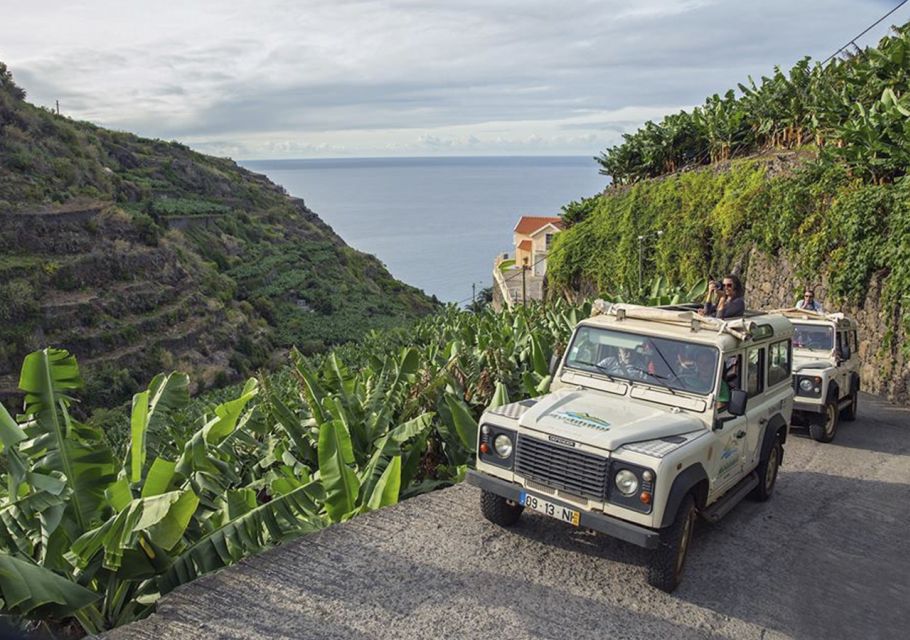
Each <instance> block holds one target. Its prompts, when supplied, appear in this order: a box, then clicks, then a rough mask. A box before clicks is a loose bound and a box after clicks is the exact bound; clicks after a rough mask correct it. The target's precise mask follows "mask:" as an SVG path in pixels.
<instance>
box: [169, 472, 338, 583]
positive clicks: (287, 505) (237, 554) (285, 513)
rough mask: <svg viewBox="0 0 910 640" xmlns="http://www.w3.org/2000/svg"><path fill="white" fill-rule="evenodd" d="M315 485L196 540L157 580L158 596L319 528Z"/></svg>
mask: <svg viewBox="0 0 910 640" xmlns="http://www.w3.org/2000/svg"><path fill="white" fill-rule="evenodd" d="M319 495H320V489H319V486H318V483H316V482H310V483H308V484H306V485H304V486H302V487H299V488H297V489H295V490H293V491H291V492H289V493H286V494H284V495H281V496H274V497H273V498H272V499H271V500H270V501H269V502H266V503H265V504H262V505H260V506H258V507H256V508H255V509H252V510H250V511H246V512H245V513H243V514H242V515H240V516H239V517H237V518H234V519H232V520H229V521H228V522H226V523H225V524H224V525H223V526H221V527H219V528H218V529H216V530H215V531H212V532H211V533H208V534H206V535H204V536H202V537H201V538H199V539H197V540H196V541H195V542H193V543H192V544H191V545H189V546H188V547H187V548H186V549H184V550H183V551H182V552H181V553H180V555H178V556H176V557H175V558H174V559H173V561H172V563H171V564H170V566H169V567H168V569H167V570H166V571H165V572H164V573H163V574H162V575H161V576H160V577H159V578H158V586H159V588H160V590H161V593H162V594H164V593H167V592H169V591H171V590H173V589H175V588H176V587H178V586H180V585H181V584H185V583H187V582H189V581H191V580H193V579H195V578H196V577H197V576H200V575H202V574H203V573H207V572H209V571H214V570H215V569H220V568H221V567H224V566H227V565H229V564H233V563H234V562H236V561H238V560H240V559H241V558H244V557H246V556H249V555H252V554H254V553H256V552H258V551H260V550H262V549H264V548H265V547H267V546H269V545H271V544H274V543H276V542H280V541H281V540H285V539H287V538H292V537H294V536H298V535H300V534H303V533H307V532H310V531H316V530H317V529H319V528H320V527H322V526H323V523H322V522H321V521H320V520H319V518H318V516H317V515H316V512H317V510H318V508H319V507H318V506H317V504H316V503H315V502H314V499H313V497H314V496H319Z"/></svg>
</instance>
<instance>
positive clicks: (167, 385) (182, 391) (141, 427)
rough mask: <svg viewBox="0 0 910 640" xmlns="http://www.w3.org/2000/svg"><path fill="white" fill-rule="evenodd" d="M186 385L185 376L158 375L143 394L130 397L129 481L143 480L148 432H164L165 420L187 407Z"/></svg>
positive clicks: (187, 387) (174, 374) (187, 381)
mask: <svg viewBox="0 0 910 640" xmlns="http://www.w3.org/2000/svg"><path fill="white" fill-rule="evenodd" d="M189 382H190V380H189V376H187V375H186V374H185V373H177V372H174V373H171V374H169V375H164V374H158V375H157V376H155V377H154V378H152V382H151V384H150V385H149V388H148V389H147V390H146V391H143V392H141V393H137V394H136V395H134V396H133V410H132V413H131V416H130V434H131V439H130V459H129V477H130V482H134V483H136V482H139V481H140V480H141V479H142V468H143V467H144V466H145V457H146V439H147V434H148V432H149V431H151V432H152V433H157V432H159V431H163V429H164V422H165V420H166V419H167V417H168V416H169V415H170V414H171V413H172V412H174V411H178V410H180V409H183V408H184V407H185V406H186V405H187V404H189V401H190V394H189Z"/></svg>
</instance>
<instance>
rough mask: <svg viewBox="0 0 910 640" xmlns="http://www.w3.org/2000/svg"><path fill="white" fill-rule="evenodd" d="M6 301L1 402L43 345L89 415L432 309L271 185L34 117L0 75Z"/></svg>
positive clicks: (125, 137)
mask: <svg viewBox="0 0 910 640" xmlns="http://www.w3.org/2000/svg"><path fill="white" fill-rule="evenodd" d="M0 298H2V299H3V300H4V304H3V306H2V308H0V397H8V396H9V395H11V394H13V392H14V390H15V388H16V382H17V380H16V379H15V376H14V373H13V372H16V371H18V369H19V366H20V365H21V362H22V357H23V356H24V355H25V354H26V353H28V352H29V351H31V350H34V349H36V348H40V347H43V346H45V345H49V344H50V345H56V346H62V347H65V348H67V349H69V350H70V351H72V352H73V353H75V354H76V355H77V356H78V357H79V359H80V362H81V363H84V366H85V368H86V370H87V374H88V375H87V378H88V379H89V380H94V381H95V382H94V383H93V385H92V386H93V388H92V389H89V393H87V394H86V395H87V397H89V398H91V399H92V400H91V402H92V404H97V405H105V404H112V403H114V402H117V401H119V400H121V399H124V398H126V397H128V396H129V394H131V393H132V392H133V391H135V390H136V389H137V388H139V387H140V386H144V385H145V384H147V382H148V380H149V379H150V378H151V377H152V375H154V374H155V373H157V372H159V371H161V370H166V369H171V368H179V369H182V370H186V371H190V372H192V373H193V377H194V379H195V380H197V381H199V384H200V386H211V385H214V384H218V383H221V382H224V381H227V380H230V379H234V378H236V377H238V376H239V375H240V374H245V373H249V372H250V371H252V370H253V369H255V368H256V367H259V366H261V365H263V364H265V363H266V362H267V361H268V359H269V358H270V357H271V356H272V355H273V354H274V353H275V352H276V351H279V350H281V349H284V348H287V347H289V346H291V345H297V346H299V347H300V348H301V349H302V350H304V351H316V350H319V349H322V348H324V347H325V346H327V345H331V344H337V343H341V342H346V341H350V340H354V339H357V338H359V337H361V336H362V335H363V334H364V333H365V332H367V331H368V330H369V329H371V328H377V327H384V326H390V325H394V324H400V323H402V322H406V321H408V320H409V319H410V318H413V317H415V316H417V315H420V314H423V313H426V312H428V311H429V310H431V309H432V308H433V307H434V306H435V304H434V302H433V301H431V300H430V299H429V298H427V297H426V296H425V295H424V294H423V293H422V292H420V291H418V290H416V289H414V288H412V287H409V286H407V285H404V284H402V283H400V282H398V281H396V280H395V279H394V278H392V276H391V275H390V274H389V273H388V271H387V270H386V268H385V267H384V265H382V263H380V262H379V261H378V260H377V259H376V258H374V257H373V256H368V255H365V254H362V253H359V252H357V251H355V250H353V249H351V248H350V247H348V246H347V245H346V244H345V243H344V241H343V240H342V239H341V238H340V237H339V236H338V235H337V234H335V233H334V231H333V230H332V229H331V228H330V227H329V226H328V225H326V224H325V223H324V222H323V221H322V220H321V219H320V218H319V216H318V215H316V214H315V213H314V212H312V211H310V210H309V209H308V208H307V207H306V205H305V203H304V202H303V201H302V200H300V199H296V198H291V197H290V196H288V195H287V193H286V192H285V191H284V190H283V189H282V188H281V187H279V186H277V185H275V184H272V183H271V182H269V181H268V179H267V178H265V177H264V176H261V175H257V174H254V173H252V172H250V171H247V170H245V169H243V168H241V167H239V166H238V165H237V164H236V163H234V162H233V161H231V160H228V159H223V158H213V157H209V156H204V155H201V154H198V153H195V152H193V151H192V150H190V149H189V148H187V147H186V146H184V145H181V144H179V143H176V142H163V141H160V140H147V139H143V138H139V137H137V136H135V135H132V134H129V133H123V132H114V131H108V130H105V129H102V128H99V127H96V126H94V125H92V124H89V123H85V122H75V121H72V120H70V119H68V118H65V117H61V116H58V115H56V114H54V113H51V112H50V111H48V110H45V109H41V108H37V107H35V106H33V105H30V104H28V103H27V102H26V101H25V94H24V91H22V90H21V89H20V88H19V87H17V86H16V85H15V84H14V83H13V81H12V77H11V75H10V73H9V72H8V71H7V69H6V67H5V66H4V65H3V64H2V63H0Z"/></svg>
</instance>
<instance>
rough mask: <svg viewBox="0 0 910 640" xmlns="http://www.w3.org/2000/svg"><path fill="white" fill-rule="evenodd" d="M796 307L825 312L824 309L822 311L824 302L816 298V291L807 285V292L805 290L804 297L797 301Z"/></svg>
mask: <svg viewBox="0 0 910 640" xmlns="http://www.w3.org/2000/svg"><path fill="white" fill-rule="evenodd" d="M796 308H797V309H802V310H803V311H814V312H815V313H824V311H822V303H821V302H819V301H818V300H816V299H815V291H813V290H812V289H810V288H808V287H806V290H805V292H803V299H802V300H800V301H799V302H797V303H796Z"/></svg>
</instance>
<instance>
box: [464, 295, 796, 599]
mask: <svg viewBox="0 0 910 640" xmlns="http://www.w3.org/2000/svg"><path fill="white" fill-rule="evenodd" d="M598 306H599V307H600V313H599V314H597V315H595V316H593V317H591V318H589V319H587V320H584V321H582V322H580V323H579V324H578V326H577V327H576V328H575V331H574V333H573V336H572V340H571V342H570V343H569V346H568V348H567V350H566V353H565V354H564V356H563V358H562V360H561V361H559V362H554V378H553V384H552V390H551V392H550V393H548V394H547V395H544V396H541V397H539V398H534V399H530V400H523V401H521V402H515V403H512V404H508V405H505V406H499V407H495V408H490V409H488V410H487V411H486V412H484V414H483V416H482V417H481V422H480V429H479V433H478V440H477V469H476V471H473V470H472V471H469V472H468V477H467V480H468V482H470V483H471V484H474V485H476V486H478V487H479V488H480V489H481V499H480V504H481V510H482V512H483V515H484V516H485V517H486V518H487V519H488V520H490V521H491V522H493V523H495V524H498V525H502V526H509V525H512V524H515V523H516V522H517V521H518V519H519V517H520V516H521V513H522V511H523V510H524V509H526V508H528V509H532V510H534V511H538V512H540V513H543V514H546V515H548V516H551V517H553V518H556V519H557V520H561V521H563V522H567V523H569V524H571V525H574V526H576V527H579V526H580V527H586V528H589V529H594V530H596V531H599V532H603V533H606V534H608V535H610V536H613V537H616V538H619V539H621V540H625V541H627V542H631V543H633V544H636V545H639V546H642V547H645V548H648V549H653V550H654V553H653V556H652V560H651V563H650V567H649V574H648V582H649V583H650V584H651V585H653V586H655V587H657V588H659V589H663V590H665V591H672V590H673V589H675V588H676V586H677V585H678V584H679V580H680V576H681V575H682V570H683V565H684V563H685V559H686V553H687V551H688V548H689V542H690V540H691V535H692V531H693V525H694V522H695V518H696V516H697V515H701V516H703V517H704V518H706V519H707V520H709V521H717V520H718V519H720V518H721V517H722V516H724V515H725V514H726V513H727V512H729V511H730V510H731V509H732V508H733V507H734V506H735V505H736V504H737V503H738V502H739V501H740V500H741V499H742V498H743V497H745V496H746V495H747V494H752V495H753V496H754V497H755V498H756V499H758V500H767V499H768V498H769V497H770V496H771V493H772V491H773V489H774V483H775V480H776V479H777V471H778V468H779V466H780V464H781V461H782V459H783V445H784V443H785V442H786V439H787V433H788V429H789V423H790V413H791V410H792V407H793V388H792V386H791V384H790V367H791V347H790V339H791V336H792V335H793V327H792V325H791V324H790V321H789V320H787V319H786V318H785V317H782V316H780V315H776V316H769V315H764V314H752V313H747V317H745V318H740V319H735V320H727V321H723V320H716V319H713V318H705V317H702V316H699V315H698V314H696V313H694V312H693V311H692V310H691V309H688V308H685V307H683V306H677V307H662V308H649V307H639V306H634V305H609V304H601V303H599V305H598Z"/></svg>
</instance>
